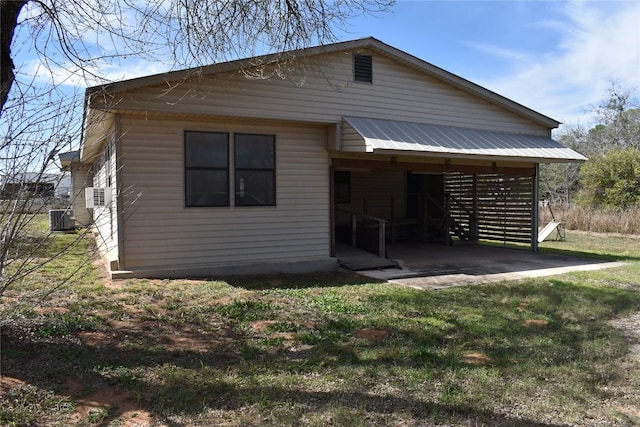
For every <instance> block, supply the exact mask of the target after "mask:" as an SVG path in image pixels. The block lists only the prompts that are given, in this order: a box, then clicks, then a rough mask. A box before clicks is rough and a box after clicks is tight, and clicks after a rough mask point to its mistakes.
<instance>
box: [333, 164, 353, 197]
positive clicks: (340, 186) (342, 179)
mask: <svg viewBox="0 0 640 427" xmlns="http://www.w3.org/2000/svg"><path fill="white" fill-rule="evenodd" d="M334 183H335V198H336V203H351V172H350V171H336V173H335V179H334Z"/></svg>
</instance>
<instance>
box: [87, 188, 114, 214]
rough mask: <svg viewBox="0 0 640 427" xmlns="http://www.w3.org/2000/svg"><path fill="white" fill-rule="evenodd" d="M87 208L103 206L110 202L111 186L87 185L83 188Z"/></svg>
mask: <svg viewBox="0 0 640 427" xmlns="http://www.w3.org/2000/svg"><path fill="white" fill-rule="evenodd" d="M84 196H85V201H86V207H87V209H93V208H104V207H107V206H109V205H110V204H111V188H109V187H87V188H85V189H84Z"/></svg>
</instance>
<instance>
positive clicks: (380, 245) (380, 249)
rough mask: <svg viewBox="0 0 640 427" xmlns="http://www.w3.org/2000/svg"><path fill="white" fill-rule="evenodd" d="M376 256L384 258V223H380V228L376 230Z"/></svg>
mask: <svg viewBox="0 0 640 427" xmlns="http://www.w3.org/2000/svg"><path fill="white" fill-rule="evenodd" d="M378 230H379V232H378V255H379V256H380V258H386V253H385V252H386V251H385V244H386V242H385V240H386V236H385V234H386V229H385V223H384V221H380V228H379V229H378Z"/></svg>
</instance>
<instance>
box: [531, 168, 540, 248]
mask: <svg viewBox="0 0 640 427" xmlns="http://www.w3.org/2000/svg"><path fill="white" fill-rule="evenodd" d="M539 189H540V163H536V168H535V172H534V176H533V195H532V203H533V206H532V207H531V250H532V251H533V252H538V221H539V217H540V216H539V215H540V212H539V211H540V195H539V192H540V191H539Z"/></svg>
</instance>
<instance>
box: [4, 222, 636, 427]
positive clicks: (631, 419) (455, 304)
mask: <svg viewBox="0 0 640 427" xmlns="http://www.w3.org/2000/svg"><path fill="white" fill-rule="evenodd" d="M73 238H74V236H73V235H69V234H57V235H54V236H52V237H51V238H50V239H52V241H53V243H56V242H57V243H56V244H64V242H65V241H64V239H69V240H70V239H73ZM53 243H52V245H53V246H55V244H53ZM542 247H543V250H549V251H560V252H570V253H579V254H580V255H585V254H589V255H591V256H604V257H607V258H610V259H622V260H626V261H628V264H627V265H626V266H625V267H621V268H617V269H611V270H603V271H595V272H580V273H571V274H566V275H562V276H555V277H551V278H539V279H530V280H522V281H514V282H502V283H497V284H487V285H476V286H471V287H459V288H451V289H446V290H441V291H435V292H434V291H426V292H425V291H419V290H415V289H409V288H403V287H400V286H398V285H392V284H387V283H371V282H370V279H365V278H362V277H360V276H356V275H352V274H346V273H333V274H316V275H299V276H269V277H251V278H230V279H225V280H208V281H195V280H163V281H160V280H126V281H116V282H113V283H110V282H109V281H107V280H105V279H103V278H101V276H100V274H99V269H98V268H97V267H94V266H93V265H91V263H90V258H89V255H88V253H89V251H88V250H87V248H88V245H87V244H85V245H84V246H82V245H78V246H76V247H74V249H73V250H72V251H71V252H70V253H69V254H68V255H66V256H65V257H63V258H61V259H59V260H56V263H53V264H51V265H50V266H49V267H48V268H46V269H44V270H43V271H42V272H41V273H39V274H40V276H39V277H38V278H31V279H29V280H25V281H24V282H22V283H20V284H19V286H17V287H15V288H14V289H13V290H12V291H11V293H10V294H8V295H6V296H5V298H3V299H2V300H0V302H1V303H2V304H3V305H4V306H5V308H6V306H7V305H8V304H10V303H11V299H10V298H8V297H15V296H17V295H18V294H20V293H23V292H28V291H30V290H32V289H34V288H35V287H37V285H38V283H55V281H56V280H58V278H57V276H56V274H59V275H63V274H64V272H68V271H69V270H70V268H71V267H69V266H70V265H73V264H74V263H75V264H77V263H78V261H82V263H84V264H87V267H86V268H85V269H83V270H82V271H81V274H80V275H79V276H78V277H76V279H75V280H74V281H73V282H72V283H70V284H69V285H67V286H65V287H63V288H61V289H60V290H58V291H56V292H55V293H54V294H53V295H52V296H51V297H50V298H49V299H47V300H46V301H45V302H44V303H43V304H42V305H41V306H40V307H38V308H21V309H20V313H19V316H18V317H17V319H16V320H15V321H14V322H12V323H11V324H10V325H9V326H5V327H4V328H3V329H2V331H0V332H1V339H2V340H1V348H0V350H1V353H2V354H1V356H2V359H1V363H2V364H1V369H2V389H1V392H0V425H10V426H12V425H16V426H22V425H24V426H31V425H38V426H39V425H52V426H56V425H60V426H66V425H81V426H91V425H95V426H134V425H142V426H144V425H158V426H160V425H166V426H193V425H198V426H199V425H202V426H209V425H225V426H226V425H228V426H236V425H237V426H253V425H261V426H262V425H267V426H268V425H273V426H286V425H291V426H326V425H332V426H371V425H373V426H375V425H380V426H387V425H389V426H424V425H455V426H458V425H459V426H481V425H488V426H494V425H501V426H502V425H505V426H555V425H580V426H596V425H598V426H599V425H602V426H611V425H619V426H625V425H638V424H639V423H640V392H639V390H640V355H639V354H640V352H639V351H638V347H637V346H638V342H637V341H636V342H635V343H634V342H633V337H629V336H628V335H627V334H628V332H625V331H624V330H622V329H619V328H618V327H617V326H616V324H614V323H613V322H612V320H613V319H624V318H628V317H629V316H632V315H634V313H637V312H639V311H640V239H637V238H629V237H626V238H625V237H616V236H602V235H588V234H584V233H577V232H567V240H566V241H565V242H549V243H544V244H543V245H542ZM74 268H75V267H74ZM57 272H58V273H57ZM368 280H369V281H368ZM0 308H2V307H0ZM637 319H638V322H637V323H638V324H640V317H637ZM637 327H638V329H636V337H635V339H636V340H637V339H638V335H637V334H638V331H639V330H640V325H638V326H637Z"/></svg>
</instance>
